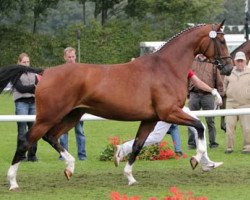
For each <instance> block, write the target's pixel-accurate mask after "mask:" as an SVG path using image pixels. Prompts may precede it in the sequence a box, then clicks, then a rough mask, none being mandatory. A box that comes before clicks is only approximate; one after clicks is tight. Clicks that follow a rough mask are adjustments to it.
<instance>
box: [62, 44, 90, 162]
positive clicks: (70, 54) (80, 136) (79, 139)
mask: <svg viewBox="0 0 250 200" xmlns="http://www.w3.org/2000/svg"><path fill="white" fill-rule="evenodd" d="M64 59H65V61H66V63H75V62H76V50H75V49H74V48H72V47H67V48H66V49H65V50H64ZM75 135H76V143H77V154H78V159H79V160H86V158H87V156H86V150H85V135H84V131H83V122H82V121H79V122H78V123H77V124H76V125H75ZM60 144H61V145H62V146H63V148H64V149H66V150H67V151H68V132H66V133H65V134H63V135H62V136H61V137H60ZM59 159H60V160H63V158H62V157H61V156H60V157H59Z"/></svg>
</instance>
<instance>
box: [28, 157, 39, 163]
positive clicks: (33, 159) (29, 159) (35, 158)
mask: <svg viewBox="0 0 250 200" xmlns="http://www.w3.org/2000/svg"><path fill="white" fill-rule="evenodd" d="M28 162H38V159H37V157H36V156H34V157H31V158H28Z"/></svg>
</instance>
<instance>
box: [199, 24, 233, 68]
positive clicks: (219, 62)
mask: <svg viewBox="0 0 250 200" xmlns="http://www.w3.org/2000/svg"><path fill="white" fill-rule="evenodd" d="M217 34H223V35H224V33H223V32H222V31H215V30H214V26H212V31H211V32H210V33H209V38H210V39H209V43H208V46H207V48H206V50H205V51H204V52H203V53H202V54H203V55H205V53H206V52H207V51H208V49H209V47H210V45H211V43H212V42H213V43H214V54H215V56H214V60H212V61H211V60H210V59H208V60H207V61H206V62H209V63H212V64H213V65H216V66H217V68H218V69H219V70H222V69H223V68H224V67H225V65H223V62H222V61H223V60H226V59H229V58H230V59H232V57H231V56H221V52H220V48H219V47H218V46H219V45H218V42H220V41H218V39H216V37H217Z"/></svg>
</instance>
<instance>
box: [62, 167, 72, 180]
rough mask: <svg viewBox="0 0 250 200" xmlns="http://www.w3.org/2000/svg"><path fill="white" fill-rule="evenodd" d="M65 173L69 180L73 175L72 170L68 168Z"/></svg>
mask: <svg viewBox="0 0 250 200" xmlns="http://www.w3.org/2000/svg"><path fill="white" fill-rule="evenodd" d="M64 175H65V176H66V178H67V179H68V181H69V180H70V178H71V176H72V175H73V174H72V172H71V171H69V170H68V169H65V170H64Z"/></svg>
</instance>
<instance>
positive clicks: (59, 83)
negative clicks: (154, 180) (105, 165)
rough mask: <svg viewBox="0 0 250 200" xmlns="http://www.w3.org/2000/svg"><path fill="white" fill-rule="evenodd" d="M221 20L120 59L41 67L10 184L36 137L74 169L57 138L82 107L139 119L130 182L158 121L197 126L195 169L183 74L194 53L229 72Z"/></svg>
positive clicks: (201, 145)
mask: <svg viewBox="0 0 250 200" xmlns="http://www.w3.org/2000/svg"><path fill="white" fill-rule="evenodd" d="M223 23H224V21H223V22H222V23H221V24H201V25H197V26H195V27H192V28H188V29H186V30H184V31H182V32H180V33H178V34H176V35H175V36H173V37H172V38H171V39H169V40H168V41H167V42H166V44H165V45H164V46H163V47H162V48H161V49H160V50H158V51H157V52H155V53H152V54H148V55H145V56H142V57H139V58H136V59H135V60H133V61H130V62H128V63H123V64H112V65H109V64H107V65H102V64H98V65H97V64H80V63H76V64H63V65H59V66H55V67H51V68H49V69H45V70H44V72H43V78H42V80H41V81H40V82H39V83H38V85H37V87H36V91H35V95H36V109H37V114H36V120H35V123H34V125H33V126H32V128H31V129H30V130H29V131H28V132H27V134H26V141H25V142H24V143H23V144H22V146H21V147H20V148H19V149H16V152H15V155H14V157H13V160H12V164H11V166H10V168H9V170H8V173H7V178H8V181H9V184H10V188H9V189H10V190H16V189H18V188H19V186H18V184H17V180H16V174H17V170H18V166H19V164H20V160H21V158H20V154H22V153H23V152H26V151H27V150H28V148H30V146H31V145H32V144H33V143H35V142H37V141H38V140H39V139H40V138H43V139H44V140H45V141H47V142H48V143H49V144H50V145H51V146H52V147H53V148H54V149H55V150H56V151H58V152H59V153H60V154H61V156H62V157H63V158H64V159H65V163H66V169H65V170H64V174H65V176H66V178H67V179H68V180H69V179H70V178H71V176H72V175H73V173H74V168H75V159H74V157H73V156H72V155H71V154H70V153H69V152H68V151H66V150H65V149H63V147H62V146H61V145H60V144H59V143H58V138H59V137H60V136H61V135H62V134H63V133H65V132H66V131H68V130H70V129H71V128H72V127H74V126H75V124H76V123H77V122H78V121H79V120H80V118H81V116H82V115H83V114H85V113H90V114H93V115H96V116H100V117H103V118H107V119H112V120H121V121H141V124H140V126H139V129H138V131H137V134H136V137H135V142H134V144H133V151H132V153H131V156H130V158H129V160H128V162H127V163H126V166H125V168H124V174H125V175H126V177H127V179H128V182H129V185H132V184H133V183H135V182H136V180H135V179H134V177H133V175H132V167H133V163H134V162H135V159H136V156H137V155H138V154H139V152H140V151H141V149H142V147H143V144H144V142H145V140H146V138H147V137H148V135H149V133H150V132H151V131H152V130H153V128H154V126H155V125H156V123H157V121H165V122H168V123H175V124H179V125H186V126H192V127H194V128H195V129H196V130H197V133H198V143H197V153H196V155H195V156H193V157H192V158H191V159H190V164H191V167H192V168H193V169H195V167H196V166H197V164H198V163H199V162H200V159H201V157H202V155H203V154H205V153H207V147H206V142H205V137H204V134H205V127H204V125H203V124H202V123H201V121H200V120H199V119H197V118H194V117H192V116H190V115H189V114H187V113H186V112H184V111H183V110H182V109H183V106H184V104H185V100H186V96H187V74H188V71H189V70H190V69H191V64H192V62H193V60H194V57H195V56H196V55H197V54H199V53H202V54H204V55H205V56H206V57H207V58H209V59H210V62H212V63H216V64H217V65H218V67H219V69H220V70H221V73H222V74H225V75H229V74H230V73H231V70H232V67H233V63H232V60H231V57H230V55H229V52H228V49H227V45H226V41H225V39H224V34H223V32H222V31H221V27H222V26H223Z"/></svg>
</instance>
